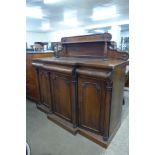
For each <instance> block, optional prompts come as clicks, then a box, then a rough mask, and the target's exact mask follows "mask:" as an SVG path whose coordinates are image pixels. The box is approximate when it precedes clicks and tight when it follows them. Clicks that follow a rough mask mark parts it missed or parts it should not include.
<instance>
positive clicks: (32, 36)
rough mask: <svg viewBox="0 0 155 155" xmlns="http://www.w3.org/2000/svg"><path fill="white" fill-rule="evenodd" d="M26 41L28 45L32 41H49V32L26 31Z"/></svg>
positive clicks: (31, 43)
mask: <svg viewBox="0 0 155 155" xmlns="http://www.w3.org/2000/svg"><path fill="white" fill-rule="evenodd" d="M26 42H27V45H28V47H29V46H30V45H33V44H34V42H51V40H50V33H49V32H46V33H37V32H26Z"/></svg>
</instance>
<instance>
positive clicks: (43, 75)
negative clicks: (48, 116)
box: [39, 70, 51, 110]
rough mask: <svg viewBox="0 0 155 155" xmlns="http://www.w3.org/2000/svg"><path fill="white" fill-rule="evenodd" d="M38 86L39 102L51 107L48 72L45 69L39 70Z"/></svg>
mask: <svg viewBox="0 0 155 155" xmlns="http://www.w3.org/2000/svg"><path fill="white" fill-rule="evenodd" d="M39 86H40V99H41V104H43V105H44V106H46V107H48V108H49V110H50V108H51V95H50V81H49V73H48V72H47V71H45V70H39Z"/></svg>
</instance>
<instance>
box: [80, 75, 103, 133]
mask: <svg viewBox="0 0 155 155" xmlns="http://www.w3.org/2000/svg"><path fill="white" fill-rule="evenodd" d="M102 87H103V83H102V82H101V81H98V80H96V79H91V78H81V77H80V78H78V106H79V126H80V127H83V128H86V129H88V130H91V131H94V132H98V133H100V132H102V131H103V104H104V103H103V97H104V95H103V89H102Z"/></svg>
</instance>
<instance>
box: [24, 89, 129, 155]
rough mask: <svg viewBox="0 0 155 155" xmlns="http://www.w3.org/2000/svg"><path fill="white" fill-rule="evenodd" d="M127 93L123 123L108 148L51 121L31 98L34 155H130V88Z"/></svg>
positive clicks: (29, 119)
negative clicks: (74, 134)
mask: <svg viewBox="0 0 155 155" xmlns="http://www.w3.org/2000/svg"><path fill="white" fill-rule="evenodd" d="M124 96H125V105H123V111H122V124H121V127H120V128H119V130H118V132H117V134H116V135H115V137H114V138H113V140H112V142H111V143H110V145H109V147H108V148H107V149H106V150H105V149H104V148H102V147H101V146H99V145H97V144H96V143H94V142H92V141H90V140H88V139H87V138H85V137H83V136H81V135H79V134H77V135H76V136H73V135H72V134H70V133H69V132H67V131H66V130H64V129H62V128H61V127H59V126H57V125H56V124H54V123H53V122H51V121H49V120H48V119H47V118H46V115H45V114H44V113H43V112H40V111H39V110H38V109H37V108H36V106H35V104H34V103H33V102H31V101H29V100H27V104H26V105H27V106H26V139H27V142H28V144H29V146H30V148H31V155H128V154H129V137H128V136H129V106H128V105H129V104H128V103H129V102H128V101H129V98H128V96H129V95H128V91H125V92H124Z"/></svg>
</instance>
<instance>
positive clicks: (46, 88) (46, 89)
mask: <svg viewBox="0 0 155 155" xmlns="http://www.w3.org/2000/svg"><path fill="white" fill-rule="evenodd" d="M111 38H112V36H111V34H109V33H104V34H94V35H85V36H75V37H65V38H62V39H61V49H60V48H59V51H58V53H57V54H56V56H57V57H49V58H38V59H34V60H33V63H32V64H33V67H34V68H35V70H36V75H37V88H38V91H39V101H38V103H37V107H38V109H40V110H42V111H44V112H46V113H47V118H48V119H49V120H52V121H53V122H55V123H57V124H58V125H59V126H61V127H63V128H65V129H66V130H68V131H69V132H71V133H72V134H76V133H79V134H81V135H83V136H85V137H87V138H88V139H90V140H92V141H94V142H96V143H97V144H99V145H101V146H103V147H107V146H108V145H109V143H110V141H111V140H112V138H113V136H114V135H115V133H116V131H117V130H118V128H119V126H120V124H121V111H122V102H123V87H124V80H125V67H126V65H127V64H128V53H126V52H119V51H117V50H116V49H115V47H114V46H113V45H114V42H112V41H111Z"/></svg>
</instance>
